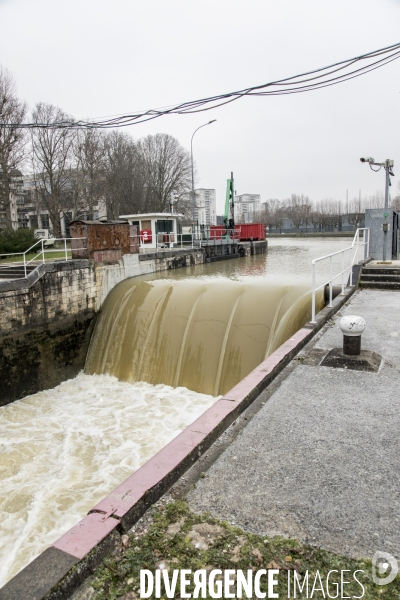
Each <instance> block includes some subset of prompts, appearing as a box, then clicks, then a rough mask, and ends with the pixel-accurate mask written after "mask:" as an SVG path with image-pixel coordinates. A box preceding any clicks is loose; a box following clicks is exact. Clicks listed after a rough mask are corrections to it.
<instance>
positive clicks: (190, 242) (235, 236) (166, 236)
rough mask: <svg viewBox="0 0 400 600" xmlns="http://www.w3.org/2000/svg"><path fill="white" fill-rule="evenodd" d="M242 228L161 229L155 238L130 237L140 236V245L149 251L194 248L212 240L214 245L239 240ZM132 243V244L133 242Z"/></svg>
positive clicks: (132, 236) (207, 243) (133, 236)
mask: <svg viewBox="0 0 400 600" xmlns="http://www.w3.org/2000/svg"><path fill="white" fill-rule="evenodd" d="M240 231H241V230H240V229H230V230H228V231H227V230H226V228H225V227H221V228H220V229H215V228H214V229H211V228H210V227H207V228H205V229H202V230H196V231H194V232H192V233H176V232H175V231H171V232H163V231H159V232H158V233H156V235H155V240H154V242H153V239H151V240H149V239H146V240H145V238H144V236H143V235H139V234H138V235H137V236H136V235H131V236H130V238H131V239H133V238H136V237H138V238H139V246H140V248H143V249H148V250H149V251H150V250H152V249H154V247H155V248H156V249H158V248H171V247H180V248H183V247H184V246H189V247H191V248H193V247H194V246H195V243H196V242H197V244H196V245H198V246H203V245H209V244H210V242H211V243H212V244H214V245H217V244H218V243H222V242H223V241H224V240H225V241H226V240H239V239H240ZM154 244H155V246H154ZM131 245H132V244H131Z"/></svg>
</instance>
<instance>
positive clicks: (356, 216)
mask: <svg viewBox="0 0 400 600" xmlns="http://www.w3.org/2000/svg"><path fill="white" fill-rule="evenodd" d="M347 218H348V221H349V223H350V225H354V231H356V229H357V228H358V227H359V226H360V224H361V223H362V221H363V220H364V218H365V208H364V206H363V203H362V201H361V198H354V199H353V200H352V201H351V202H349V214H348V216H347Z"/></svg>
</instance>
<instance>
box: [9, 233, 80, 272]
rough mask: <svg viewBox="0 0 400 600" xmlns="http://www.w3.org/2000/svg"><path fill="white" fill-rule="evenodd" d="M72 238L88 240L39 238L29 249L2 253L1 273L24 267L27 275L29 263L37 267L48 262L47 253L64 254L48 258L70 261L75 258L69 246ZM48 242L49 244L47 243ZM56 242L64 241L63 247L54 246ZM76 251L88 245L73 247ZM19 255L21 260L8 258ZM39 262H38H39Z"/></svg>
mask: <svg viewBox="0 0 400 600" xmlns="http://www.w3.org/2000/svg"><path fill="white" fill-rule="evenodd" d="M50 240H51V246H50V245H49V242H50ZM71 240H80V241H81V242H82V243H83V242H84V240H86V238H49V239H45V238H42V239H40V240H38V241H37V242H35V243H34V244H33V246H31V247H30V248H28V250H25V252H9V253H1V254H0V274H1V271H2V270H3V271H4V270H6V269H10V268H12V267H22V266H23V268H24V277H26V276H27V272H28V267H29V265H33V264H34V265H35V268H37V267H38V266H39V264H44V263H45V262H46V254H48V253H52V254H53V255H54V254H60V255H61V256H62V258H55V257H54V256H53V257H52V258H51V259H48V260H58V261H60V260H62V261H69V260H73V259H72V251H71V247H70V246H69V244H70V242H71ZM46 242H47V244H46ZM56 242H62V247H61V248H55V247H54V243H56ZM35 248H36V254H35V255H34V256H33V258H29V260H28V256H27V255H28V254H31V253H32V252H35V250H34V249H35ZM73 250H74V251H78V250H86V247H85V246H83V247H82V248H75V247H74V248H73ZM11 256H13V257H17V256H21V261H18V260H16V261H10V262H8V261H7V259H8V258H9V257H11ZM2 259H6V262H4V263H2V262H1V261H2ZM38 262H39V264H36V263H38Z"/></svg>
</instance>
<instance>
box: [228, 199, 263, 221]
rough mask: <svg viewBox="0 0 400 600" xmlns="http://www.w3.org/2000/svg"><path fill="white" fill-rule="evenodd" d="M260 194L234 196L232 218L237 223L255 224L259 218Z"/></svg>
mask: <svg viewBox="0 0 400 600" xmlns="http://www.w3.org/2000/svg"><path fill="white" fill-rule="evenodd" d="M260 212H261V196H260V194H241V195H240V196H235V203H234V217H235V222H237V223H255V222H256V221H258V220H259V218H260Z"/></svg>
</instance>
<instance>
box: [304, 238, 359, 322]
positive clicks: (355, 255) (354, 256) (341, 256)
mask: <svg viewBox="0 0 400 600" xmlns="http://www.w3.org/2000/svg"><path fill="white" fill-rule="evenodd" d="M361 233H362V234H363V235H362V237H361ZM369 241H370V229H369V227H362V228H359V229H357V231H356V233H355V235H354V239H353V243H352V244H351V246H348V247H347V248H344V249H343V250H338V251H337V252H332V253H331V254H327V255H326V256H321V257H319V258H315V259H314V260H313V261H312V308H311V313H312V316H311V323H315V322H316V321H315V311H316V308H315V307H316V301H315V298H316V292H317V291H318V290H320V289H322V288H324V287H325V286H326V285H329V304H328V306H329V307H331V306H332V299H333V295H332V290H333V282H334V281H336V280H338V279H339V278H341V279H340V283H341V286H342V291H341V292H340V295H344V288H345V287H346V285H347V283H345V278H346V274H349V276H350V277H349V280H348V282H349V285H350V286H353V266H354V265H355V264H357V263H358V262H359V261H360V260H366V259H367V258H368V257H369ZM327 260H329V279H328V280H325V281H324V282H323V283H322V284H321V285H319V286H317V265H318V264H319V263H321V262H322V261H327ZM334 262H335V265H334ZM338 263H339V266H338ZM334 268H335V269H336V268H338V269H339V271H338V272H335V273H334ZM347 277H348V275H347Z"/></svg>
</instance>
